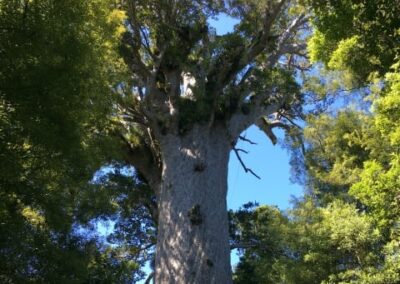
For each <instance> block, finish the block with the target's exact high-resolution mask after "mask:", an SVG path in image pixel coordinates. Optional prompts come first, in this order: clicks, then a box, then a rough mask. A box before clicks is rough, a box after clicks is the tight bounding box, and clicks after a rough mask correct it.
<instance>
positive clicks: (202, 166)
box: [194, 161, 206, 172]
mask: <svg viewBox="0 0 400 284" xmlns="http://www.w3.org/2000/svg"><path fill="white" fill-rule="evenodd" d="M205 168H206V164H205V163H204V161H198V162H197V163H196V164H195V165H194V171H195V172H203V171H204V170H205Z"/></svg>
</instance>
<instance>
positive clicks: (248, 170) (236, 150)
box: [233, 147, 261, 179]
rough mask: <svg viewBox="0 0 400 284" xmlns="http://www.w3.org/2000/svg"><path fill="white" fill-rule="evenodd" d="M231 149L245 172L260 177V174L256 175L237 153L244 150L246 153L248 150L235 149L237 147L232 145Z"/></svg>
mask: <svg viewBox="0 0 400 284" xmlns="http://www.w3.org/2000/svg"><path fill="white" fill-rule="evenodd" d="M233 151H234V152H235V154H236V157H237V158H238V160H239V162H240V164H241V165H242V167H243V169H244V171H245V172H246V173H248V172H249V173H251V174H252V175H253V176H255V177H256V178H258V179H261V178H260V176H258V175H257V174H256V173H255V172H254V171H253V170H252V169H250V168H248V167H246V165H245V164H244V162H243V160H242V158H241V157H240V155H239V152H244V153H246V154H247V153H248V152H247V151H245V150H243V149H237V148H235V147H233Z"/></svg>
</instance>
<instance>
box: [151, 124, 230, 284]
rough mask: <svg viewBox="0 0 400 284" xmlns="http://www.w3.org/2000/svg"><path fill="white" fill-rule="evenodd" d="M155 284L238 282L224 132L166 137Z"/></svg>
mask: <svg viewBox="0 0 400 284" xmlns="http://www.w3.org/2000/svg"><path fill="white" fill-rule="evenodd" d="M160 143H161V145H160V147H161V152H162V153H163V156H162V159H163V169H162V182H161V191H160V193H159V196H158V203H159V219H158V238H157V239H158V243H157V253H156V264H155V267H156V271H155V283H199V284H200V283H202V284H204V283H218V284H225V283H232V272H231V266H230V248H229V239H228V238H229V234H228V215H227V205H226V195H227V174H228V159H229V151H230V148H231V144H230V141H229V138H228V135H227V134H226V130H225V129H224V128H223V127H213V128H211V129H210V128H208V127H205V126H204V127H203V126H195V127H194V128H193V129H192V130H191V131H190V132H189V133H187V134H185V135H183V136H178V135H173V134H171V135H166V136H165V137H164V138H162V139H161V141H160Z"/></svg>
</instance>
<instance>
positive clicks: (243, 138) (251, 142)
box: [239, 136, 257, 145]
mask: <svg viewBox="0 0 400 284" xmlns="http://www.w3.org/2000/svg"><path fill="white" fill-rule="evenodd" d="M239 139H240V140H242V141H245V142H248V143H250V144H251V145H257V143H256V142H253V141H251V140H250V139H248V138H246V137H244V136H239Z"/></svg>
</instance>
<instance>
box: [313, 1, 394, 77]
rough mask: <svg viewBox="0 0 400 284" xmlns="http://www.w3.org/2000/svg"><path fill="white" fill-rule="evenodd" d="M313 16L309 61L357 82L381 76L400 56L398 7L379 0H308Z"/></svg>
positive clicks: (389, 2) (390, 2) (391, 2)
mask: <svg viewBox="0 0 400 284" xmlns="http://www.w3.org/2000/svg"><path fill="white" fill-rule="evenodd" d="M307 2H308V3H309V5H310V6H311V7H312V10H313V12H314V14H315V17H314V18H313V20H312V22H313V25H314V27H315V33H314V34H313V36H312V37H311V38H310V40H309V50H310V55H311V59H312V60H313V61H314V62H315V61H322V62H323V63H325V64H326V66H327V67H328V68H330V69H335V70H342V71H346V72H349V73H351V74H352V76H353V77H354V79H355V81H357V82H358V83H360V82H361V83H362V82H365V81H366V80H367V79H368V77H370V76H371V75H372V74H373V73H378V74H379V75H380V76H383V75H384V74H385V73H386V72H387V71H388V70H389V68H390V67H391V66H392V64H393V63H394V62H395V60H396V57H398V56H399V54H400V53H399V52H400V49H399V44H400V33H399V26H400V22H399V17H398V14H399V12H400V10H399V9H400V8H399V5H397V4H398V3H397V2H396V1H392V0H379V1H369V0H363V1H349V0H346V1H320V0H310V1H307Z"/></svg>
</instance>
